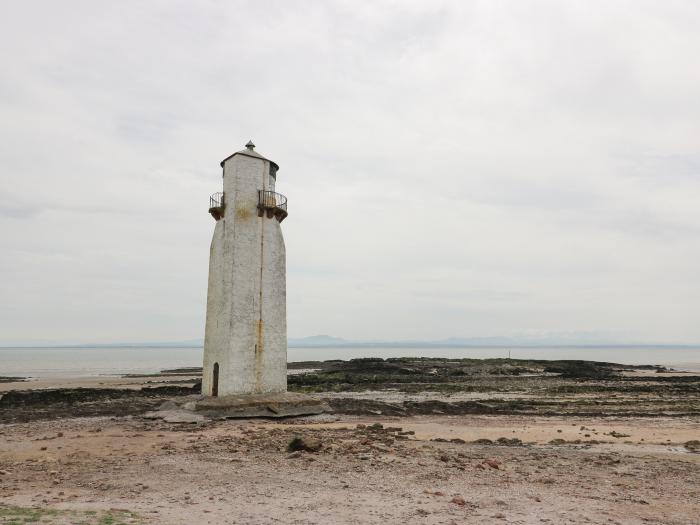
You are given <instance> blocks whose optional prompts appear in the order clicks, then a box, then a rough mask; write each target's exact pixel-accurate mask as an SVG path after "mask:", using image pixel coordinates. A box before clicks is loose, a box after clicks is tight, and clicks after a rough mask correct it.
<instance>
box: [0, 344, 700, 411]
mask: <svg viewBox="0 0 700 525" xmlns="http://www.w3.org/2000/svg"><path fill="white" fill-rule="evenodd" d="M289 368H290V374H289V376H288V384H289V390H290V392H300V393H306V394H312V395H314V396H315V397H317V398H320V399H322V400H323V401H325V402H327V403H328V404H329V405H330V406H331V407H332V408H333V410H334V411H335V412H336V413H338V414H351V415H390V416H414V415H430V414H434V415H443V414H444V415H540V416H590V417H592V416H596V417H694V416H700V375H695V374H691V373H679V372H677V371H672V370H668V369H666V368H664V367H660V366H653V365H649V366H634V367H633V366H629V365H624V364H617V363H605V362H595V361H537V360H515V359H514V360H510V359H486V360H477V359H434V358H430V359H429V358H396V359H353V360H349V361H310V362H302V363H290V366H289ZM200 373H201V369H196V368H188V369H176V370H164V371H162V372H161V373H159V374H149V375H146V376H143V375H140V376H137V375H129V376H125V377H124V378H123V379H124V381H123V382H122V383H121V384H120V385H119V386H118V387H114V386H110V387H104V386H101V387H93V388H85V387H83V388H56V389H52V388H43V389H32V383H31V382H22V383H18V385H17V387H18V388H15V389H12V390H9V391H6V392H5V393H3V394H2V397H0V423H11V422H28V421H39V420H50V419H55V418H65V417H86V416H119V417H121V416H126V415H139V414H143V413H145V412H147V411H150V410H154V409H155V408H157V407H158V406H159V405H160V404H162V403H163V402H164V401H166V400H168V399H175V400H179V401H182V400H183V399H185V398H186V397H187V396H193V395H196V394H199V392H200V382H199V374H200ZM132 381H141V383H138V382H137V383H132Z"/></svg>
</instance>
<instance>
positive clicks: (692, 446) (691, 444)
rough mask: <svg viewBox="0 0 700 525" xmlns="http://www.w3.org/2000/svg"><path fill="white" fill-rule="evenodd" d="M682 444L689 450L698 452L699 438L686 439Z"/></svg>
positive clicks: (699, 449) (699, 446) (699, 447)
mask: <svg viewBox="0 0 700 525" xmlns="http://www.w3.org/2000/svg"><path fill="white" fill-rule="evenodd" d="M683 446H684V447H685V448H687V449H688V450H690V451H691V452H700V440H697V439H691V440H690V441H686V442H685V443H684V444H683Z"/></svg>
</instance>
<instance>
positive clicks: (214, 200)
mask: <svg viewBox="0 0 700 525" xmlns="http://www.w3.org/2000/svg"><path fill="white" fill-rule="evenodd" d="M224 202H225V201H224V192H223V191H218V192H216V193H213V194H212V196H211V197H209V209H211V208H223V207H224Z"/></svg>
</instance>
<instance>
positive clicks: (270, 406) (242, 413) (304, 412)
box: [194, 392, 332, 419]
mask: <svg viewBox="0 0 700 525" xmlns="http://www.w3.org/2000/svg"><path fill="white" fill-rule="evenodd" d="M194 411H195V412H196V413H197V414H201V415H203V416H208V417H211V418H217V419H218V418H225V419H229V418H248V417H272V418H278V417H293V416H309V415H315V414H322V413H323V412H331V411H332V410H331V407H330V406H329V405H328V404H327V403H325V402H324V401H321V400H320V399H314V398H313V397H311V396H307V395H305V394H299V393H296V392H283V393H279V394H241V395H230V396H221V397H205V398H204V399H202V400H201V401H197V402H196V403H195V407H194Z"/></svg>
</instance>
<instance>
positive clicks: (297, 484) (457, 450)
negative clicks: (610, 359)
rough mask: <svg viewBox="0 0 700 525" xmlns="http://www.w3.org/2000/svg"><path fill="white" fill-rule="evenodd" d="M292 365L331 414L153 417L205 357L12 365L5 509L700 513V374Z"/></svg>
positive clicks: (470, 516)
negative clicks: (31, 374) (78, 369)
mask: <svg viewBox="0 0 700 525" xmlns="http://www.w3.org/2000/svg"><path fill="white" fill-rule="evenodd" d="M289 366H290V375H289V377H288V381H289V388H290V390H292V391H297V392H305V393H307V394H309V395H312V396H314V397H317V398H320V399H324V400H325V401H326V402H328V403H329V404H330V405H331V406H332V407H333V409H334V410H333V412H332V413H326V414H320V415H317V416H308V417H296V418H284V419H229V420H217V419H208V420H205V421H199V422H196V423H182V422H179V423H178V422H170V423H169V422H167V421H165V420H163V419H161V418H157V417H156V418H154V417H153V416H152V414H154V413H155V414H158V408H159V407H160V406H162V405H164V404H166V405H167V404H168V403H170V402H171V401H173V400H175V401H177V402H185V401H187V400H189V399H197V398H198V396H199V394H198V393H197V387H198V380H199V377H198V371H197V370H196V369H193V370H182V369H181V370H170V371H165V372H163V373H159V374H147V375H142V376H139V375H136V376H132V377H110V378H105V377H92V378H85V377H83V378H72V379H71V378H63V379H59V380H57V379H43V380H36V381H31V382H16V383H2V384H0V387H2V393H3V397H2V398H0V523H14V522H23V520H24V519H25V518H27V517H29V518H31V519H36V521H40V522H42V523H51V524H63V523H65V524H68V523H85V524H92V523H94V524H99V523H144V524H146V523H154V524H185V523H187V524H189V523H193V522H194V523H211V524H219V523H241V524H242V523H246V524H248V523H249V524H267V523H319V524H320V523H343V524H344V523H425V524H438V523H445V524H452V523H454V524H458V523H498V524H502V523H519V524H541V523H552V524H559V523H618V524H647V523H658V524H688V525H690V524H696V523H697V516H699V515H700V503H698V501H700V499H699V498H698V495H699V489H698V487H700V453H699V452H700V441H698V440H700V376H698V375H695V374H692V373H688V372H678V371H670V370H667V369H662V368H659V367H653V366H646V367H637V368H635V367H633V366H628V365H614V364H609V363H593V364H589V363H585V362H576V363H573V364H571V363H569V362H566V361H562V362H554V361H552V362H541V361H537V362H530V361H517V360H466V361H460V360H430V359H410V358H406V359H398V360H382V359H375V360H371V359H369V360H367V359H364V360H362V359H360V360H355V361H343V362H335V361H334V362H299V363H294V364H292V363H290V365H289ZM546 370H549V371H546ZM52 381H53V383H52ZM293 443H296V444H297V445H296V446H292V444H293ZM299 443H301V445H299ZM3 520H4V521H3ZM13 520H14V521H13Z"/></svg>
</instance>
